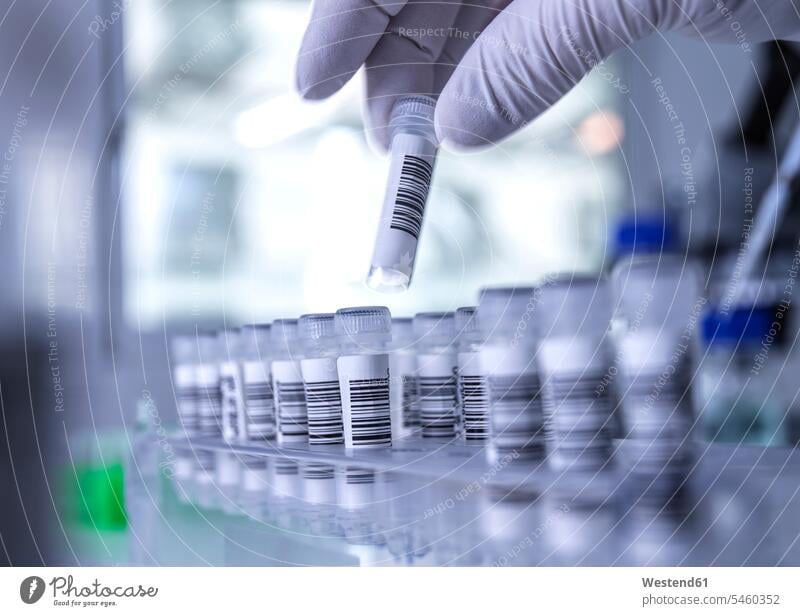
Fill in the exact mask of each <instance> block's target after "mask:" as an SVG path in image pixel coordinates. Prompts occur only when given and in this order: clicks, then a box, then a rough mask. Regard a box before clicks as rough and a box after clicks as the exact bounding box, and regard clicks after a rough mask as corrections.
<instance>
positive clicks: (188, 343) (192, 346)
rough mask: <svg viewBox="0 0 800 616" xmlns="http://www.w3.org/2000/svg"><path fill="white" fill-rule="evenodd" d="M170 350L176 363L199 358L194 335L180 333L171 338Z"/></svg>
mask: <svg viewBox="0 0 800 616" xmlns="http://www.w3.org/2000/svg"><path fill="white" fill-rule="evenodd" d="M170 351H171V355H172V361H173V362H174V363H179V364H180V363H188V362H191V361H193V360H195V359H197V343H196V342H195V339H194V336H189V335H188V334H178V335H176V336H173V337H172V340H170Z"/></svg>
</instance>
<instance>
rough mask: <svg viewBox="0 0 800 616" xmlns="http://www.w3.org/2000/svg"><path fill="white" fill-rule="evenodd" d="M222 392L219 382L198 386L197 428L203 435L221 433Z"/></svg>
mask: <svg viewBox="0 0 800 616" xmlns="http://www.w3.org/2000/svg"><path fill="white" fill-rule="evenodd" d="M221 416H222V394H221V392H220V389H219V383H218V382H217V383H214V384H213V385H208V386H203V385H200V386H198V387H197V430H198V432H199V434H200V435H201V436H217V435H219V434H220V433H221V426H220V418H221Z"/></svg>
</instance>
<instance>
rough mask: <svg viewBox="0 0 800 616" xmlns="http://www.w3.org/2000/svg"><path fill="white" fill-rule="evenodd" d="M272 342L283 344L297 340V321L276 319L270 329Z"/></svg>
mask: <svg viewBox="0 0 800 616" xmlns="http://www.w3.org/2000/svg"><path fill="white" fill-rule="evenodd" d="M270 337H271V338H272V342H276V343H278V344H282V343H284V342H287V341H291V340H297V319H275V320H274V321H273V322H272V327H271V328H270Z"/></svg>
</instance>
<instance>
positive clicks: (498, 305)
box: [478, 287, 545, 463]
mask: <svg viewBox="0 0 800 616" xmlns="http://www.w3.org/2000/svg"><path fill="white" fill-rule="evenodd" d="M536 294H537V290H536V289H535V288H533V287H509V288H488V289H484V290H483V291H482V292H481V295H480V300H479V302H478V326H479V328H480V332H481V341H482V346H481V350H480V368H481V372H483V374H485V375H486V378H487V382H488V384H489V405H490V410H489V425H490V433H491V435H490V443H489V445H490V447H489V449H488V450H487V453H488V455H489V459H490V461H491V462H492V463H497V462H500V461H510V460H513V459H516V458H520V459H522V460H531V461H538V462H541V461H543V460H544V457H545V437H544V420H543V415H542V401H541V397H540V387H539V372H538V370H537V366H536V353H537V351H538V342H539V341H538V338H537V335H536V330H535V328H534V326H533V316H534V314H533V313H534V310H535V308H536V304H537V297H536Z"/></svg>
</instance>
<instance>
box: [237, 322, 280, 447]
mask: <svg viewBox="0 0 800 616" xmlns="http://www.w3.org/2000/svg"><path fill="white" fill-rule="evenodd" d="M240 347H241V355H242V361H241V374H242V390H243V392H244V413H243V414H242V415H241V417H239V423H238V434H239V437H240V440H242V441H244V442H248V441H251V442H252V441H264V440H268V439H271V438H274V437H275V433H276V427H275V403H274V397H273V391H272V372H271V361H270V358H271V336H270V326H269V325H268V324H266V323H264V324H253V325H245V326H244V327H242V331H241V334H240Z"/></svg>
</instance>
